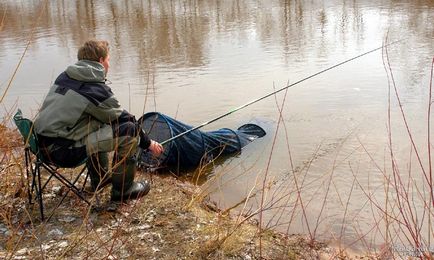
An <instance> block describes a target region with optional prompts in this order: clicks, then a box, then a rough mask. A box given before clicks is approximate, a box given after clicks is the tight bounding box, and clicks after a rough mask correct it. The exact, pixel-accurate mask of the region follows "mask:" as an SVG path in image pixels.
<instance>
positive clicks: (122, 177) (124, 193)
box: [111, 158, 151, 201]
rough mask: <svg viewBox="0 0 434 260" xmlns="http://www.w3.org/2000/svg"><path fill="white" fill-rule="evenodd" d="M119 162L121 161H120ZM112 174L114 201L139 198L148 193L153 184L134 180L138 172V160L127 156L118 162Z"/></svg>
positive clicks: (112, 195) (112, 197) (112, 196)
mask: <svg viewBox="0 0 434 260" xmlns="http://www.w3.org/2000/svg"><path fill="white" fill-rule="evenodd" d="M118 162H119V161H118ZM118 164H120V165H117V166H115V169H114V170H113V174H112V185H113V187H112V194H111V200H112V201H125V200H128V199H137V198H140V197H142V196H144V195H146V194H148V192H149V190H150V189H151V185H150V184H149V182H147V181H141V182H134V176H135V174H136V160H135V159H133V158H127V159H126V160H125V161H124V162H120V163H118Z"/></svg>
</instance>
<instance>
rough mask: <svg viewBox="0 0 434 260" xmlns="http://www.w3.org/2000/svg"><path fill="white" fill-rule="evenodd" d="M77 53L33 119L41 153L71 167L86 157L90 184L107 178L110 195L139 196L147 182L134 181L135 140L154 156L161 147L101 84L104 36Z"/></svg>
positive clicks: (94, 186) (115, 198)
mask: <svg viewBox="0 0 434 260" xmlns="http://www.w3.org/2000/svg"><path fill="white" fill-rule="evenodd" d="M77 57H78V62H77V63H75V64H74V65H71V66H69V67H67V68H66V71H64V72H62V73H61V74H60V75H59V76H58V77H57V79H56V81H55V82H54V84H53V86H52V87H51V88H50V90H49V92H48V94H47V96H46V98H45V100H44V102H43V104H42V107H41V109H40V112H39V114H38V116H37V118H36V120H35V130H36V133H37V134H38V138H39V142H40V144H41V150H42V152H43V155H44V156H45V158H47V159H49V160H51V161H52V162H53V163H55V164H57V165H60V166H63V167H73V166H75V165H77V164H79V163H80V162H82V161H83V160H84V159H85V158H87V157H89V159H88V161H87V162H88V163H87V167H88V170H89V173H90V177H91V185H92V189H93V190H96V189H97V188H100V187H102V186H104V185H106V184H107V183H108V182H110V181H109V180H110V179H111V183H112V193H111V199H112V200H113V201H119V200H126V199H134V198H138V197H141V196H143V195H145V194H147V193H148V192H149V190H150V185H149V183H148V182H146V181H144V182H134V175H135V172H136V161H135V157H134V155H135V153H136V150H137V146H140V147H141V148H143V149H149V150H150V151H151V152H152V153H153V154H154V155H155V156H158V155H160V154H161V152H162V151H163V147H162V146H161V145H160V144H159V143H157V142H155V141H153V140H150V139H149V138H148V137H147V135H146V134H145V133H144V132H143V131H142V130H141V127H140V126H139V124H138V123H137V122H136V119H135V118H134V116H133V115H131V114H130V113H128V112H127V111H126V110H123V109H122V108H121V107H120V105H119V102H118V100H117V99H116V98H115V96H114V95H113V92H112V91H111V89H110V88H109V87H108V86H107V85H106V84H105V80H106V75H107V72H108V69H109V65H110V63H109V61H110V55H109V44H108V42H106V41H97V40H90V41H87V42H86V43H84V45H83V46H82V47H80V49H79V50H78V55H77ZM111 151H114V155H113V164H112V174H111V178H110V176H108V174H107V172H108V152H111Z"/></svg>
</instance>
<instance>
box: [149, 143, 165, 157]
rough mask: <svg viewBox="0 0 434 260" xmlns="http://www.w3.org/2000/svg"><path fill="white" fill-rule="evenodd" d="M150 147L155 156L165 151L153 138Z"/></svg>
mask: <svg viewBox="0 0 434 260" xmlns="http://www.w3.org/2000/svg"><path fill="white" fill-rule="evenodd" d="M148 149H149V151H151V153H152V154H153V155H154V156H155V157H158V156H160V154H161V153H162V152H163V151H164V148H163V146H162V145H161V144H160V143H158V142H155V141H154V140H151V145H149V147H148Z"/></svg>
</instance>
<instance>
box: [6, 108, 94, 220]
mask: <svg viewBox="0 0 434 260" xmlns="http://www.w3.org/2000/svg"><path fill="white" fill-rule="evenodd" d="M14 122H15V124H16V125H17V127H18V130H19V131H20V133H21V135H22V136H23V139H24V146H25V147H24V157H25V160H24V161H25V167H26V175H27V176H26V177H27V193H28V200H29V204H30V205H33V204H34V202H33V201H32V200H33V193H35V196H34V198H35V200H37V201H38V204H39V211H40V215H41V220H42V221H45V214H44V203H43V198H42V194H43V191H44V189H45V187H46V186H47V184H48V183H49V182H50V180H51V179H52V178H53V177H54V178H55V179H57V180H58V181H59V182H61V183H62V184H63V186H65V187H66V188H67V191H66V192H65V194H63V196H62V198H61V199H60V201H59V202H58V204H57V205H56V207H54V209H53V210H52V212H51V213H50V215H49V217H48V219H47V221H49V220H50V219H51V217H52V216H53V215H54V211H55V210H56V209H57V208H58V207H59V206H60V205H61V204H62V202H63V201H64V199H65V198H66V196H67V195H68V193H69V191H72V192H73V193H74V194H75V195H77V196H78V197H79V198H80V199H81V200H83V201H84V202H86V203H87V204H88V205H91V204H90V202H89V201H88V200H87V199H86V198H85V197H84V196H83V190H84V187H85V185H86V182H87V179H88V178H89V173H88V172H86V176H85V179H84V183H83V186H82V188H78V187H77V186H75V184H76V183H77V181H78V180H79V179H80V177H81V176H82V174H83V173H84V171H85V170H86V166H84V167H83V168H82V169H81V170H80V172H79V174H78V175H77V177H75V178H74V179H73V180H72V181H70V180H68V179H67V178H66V177H65V176H63V175H62V173H61V172H59V169H61V168H70V169H72V168H77V167H79V166H81V165H83V164H85V163H86V161H87V159H86V160H84V161H82V162H80V163H79V164H78V165H76V166H74V167H61V166H58V165H55V164H53V163H52V162H50V161H47V160H45V159H44V157H43V156H42V153H41V152H40V149H39V143H38V137H37V134H36V133H35V131H34V127H33V122H32V121H31V120H30V119H27V118H23V117H22V112H21V110H20V109H18V112H17V113H16V114H15V116H14ZM23 123H24V124H25V127H28V128H29V129H28V130H27V129H22V128H23V127H22V125H21V124H23ZM32 157H33V159H32ZM41 168H43V169H45V170H46V171H47V172H48V173H49V174H50V175H49V177H48V179H47V180H46V181H45V182H44V183H42V180H41ZM30 181H31V183H30Z"/></svg>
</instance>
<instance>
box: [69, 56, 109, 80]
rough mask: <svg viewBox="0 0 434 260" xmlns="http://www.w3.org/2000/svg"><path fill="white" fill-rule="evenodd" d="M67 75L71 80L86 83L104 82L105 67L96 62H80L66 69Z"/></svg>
mask: <svg viewBox="0 0 434 260" xmlns="http://www.w3.org/2000/svg"><path fill="white" fill-rule="evenodd" d="M66 74H68V76H69V77H70V78H73V79H75V80H79V81H84V82H104V80H105V69H104V66H103V65H102V64H101V63H99V62H96V61H90V60H80V61H78V62H77V63H75V64H74V65H71V66H69V67H68V68H66Z"/></svg>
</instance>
